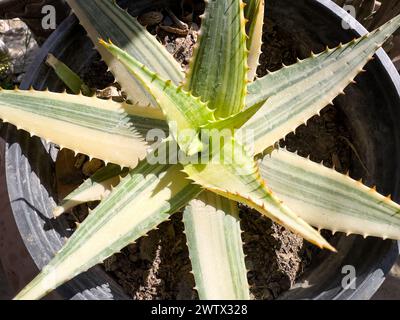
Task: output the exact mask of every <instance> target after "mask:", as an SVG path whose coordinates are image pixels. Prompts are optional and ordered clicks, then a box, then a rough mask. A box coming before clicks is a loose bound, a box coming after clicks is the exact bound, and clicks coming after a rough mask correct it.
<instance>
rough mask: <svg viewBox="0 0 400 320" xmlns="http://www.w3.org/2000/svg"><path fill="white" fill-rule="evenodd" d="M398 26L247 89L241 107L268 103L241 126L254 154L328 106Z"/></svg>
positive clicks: (399, 21) (391, 24)
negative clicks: (251, 135) (251, 139)
mask: <svg viewBox="0 0 400 320" xmlns="http://www.w3.org/2000/svg"><path fill="white" fill-rule="evenodd" d="M399 25H400V16H399V17H396V18H394V19H393V20H391V21H389V22H388V23H386V24H385V25H383V26H382V27H380V28H379V29H377V30H375V31H373V32H371V33H370V34H369V35H366V36H363V37H361V38H359V39H356V40H354V41H351V42H350V43H348V44H346V45H340V46H339V47H337V48H335V49H327V50H326V51H325V52H323V53H321V54H318V55H313V56H312V57H311V58H309V59H306V60H303V61H300V62H298V63H296V64H294V65H292V66H289V67H285V68H283V69H281V70H279V71H277V72H273V73H270V74H268V75H267V76H265V77H263V78H261V79H257V80H256V81H255V82H253V83H252V84H251V85H250V86H249V95H248V96H247V100H246V103H247V105H248V106H252V105H254V104H257V103H260V102H262V101H263V100H264V99H268V100H267V102H266V104H265V105H264V106H263V107H262V108H261V109H260V110H259V111H258V112H257V113H256V115H255V116H254V117H253V118H252V119H251V120H250V121H248V122H247V123H246V125H245V126H244V127H243V130H245V131H246V130H251V131H252V132H253V133H254V138H255V146H254V151H255V153H260V152H262V151H263V150H264V149H265V148H267V147H269V146H270V145H272V144H274V143H275V142H277V141H278V140H279V139H281V138H283V137H285V136H286V135H287V134H288V133H290V132H292V131H294V130H295V129H296V128H297V127H298V126H299V125H301V124H303V123H305V122H306V121H307V120H308V119H310V118H311V117H312V116H314V115H316V114H318V113H319V111H320V110H321V109H322V108H324V107H325V106H326V105H328V104H329V103H331V102H332V100H333V99H334V98H335V97H336V96H337V95H338V94H340V93H341V92H343V90H344V89H345V88H346V86H347V85H348V84H349V83H351V82H352V81H353V79H354V78H355V77H356V76H357V74H358V73H359V72H360V71H361V70H362V68H363V66H364V65H365V64H366V63H367V62H368V61H369V60H370V59H372V57H373V54H374V53H375V51H376V50H377V49H379V48H380V46H381V45H382V44H383V43H384V42H385V40H386V39H388V37H389V36H390V35H391V34H392V33H393V32H394V31H395V30H397V28H398V27H399Z"/></svg>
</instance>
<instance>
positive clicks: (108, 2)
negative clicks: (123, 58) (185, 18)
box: [67, 0, 184, 105]
mask: <svg viewBox="0 0 400 320" xmlns="http://www.w3.org/2000/svg"><path fill="white" fill-rule="evenodd" d="M67 2H68V4H69V6H70V7H71V9H72V10H73V12H74V13H75V14H76V15H77V17H78V18H79V21H80V23H81V24H82V25H83V27H84V28H85V30H86V31H87V33H88V35H89V37H90V38H91V40H92V41H93V43H94V44H95V45H96V46H97V44H98V40H99V39H100V38H102V39H107V40H108V39H111V40H112V41H113V43H115V44H116V45H117V46H119V47H120V48H123V49H124V50H125V51H127V52H128V53H129V54H130V55H131V56H133V57H135V58H136V59H137V60H138V61H140V62H141V63H143V64H144V65H146V66H148V67H149V68H151V69H152V70H156V71H157V73H159V74H160V75H161V76H162V77H163V78H165V79H170V80H172V81H173V82H174V83H175V84H178V83H179V82H180V81H181V80H183V78H184V75H183V72H182V69H181V67H180V66H179V64H178V63H177V62H176V61H175V60H174V59H173V57H172V56H171V55H170V54H169V53H168V52H167V51H166V50H165V48H164V47H163V46H162V45H161V44H160V43H159V42H158V41H157V40H156V39H155V38H154V37H153V36H152V35H151V34H150V33H148V32H147V31H146V29H145V28H144V27H142V26H141V25H140V24H139V23H138V21H137V19H136V18H134V17H132V16H131V15H129V13H128V12H126V11H124V10H122V9H121V8H120V7H118V5H117V4H116V3H115V1H113V0H91V1H87V0H67ZM97 49H98V50H99V52H100V54H101V56H102V58H103V60H104V61H105V62H106V63H107V65H108V67H109V68H110V69H111V71H112V72H113V74H114V76H115V77H116V79H117V81H118V82H119V84H120V85H121V86H122V89H123V90H124V91H125V92H126V93H127V94H128V96H129V98H130V99H132V100H133V101H134V102H138V103H140V104H141V105H147V104H148V103H151V104H154V101H153V99H152V98H151V96H149V95H148V94H147V92H146V90H145V89H144V88H143V87H142V85H141V84H140V82H138V81H137V80H136V78H135V77H134V76H132V74H130V73H129V72H128V70H126V68H125V67H124V66H123V65H122V64H121V63H120V62H119V61H118V60H117V59H115V58H114V57H113V56H112V55H111V54H110V53H109V52H108V51H107V50H106V49H105V48H104V47H102V46H97Z"/></svg>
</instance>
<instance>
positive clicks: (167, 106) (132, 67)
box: [101, 41, 215, 155]
mask: <svg viewBox="0 0 400 320" xmlns="http://www.w3.org/2000/svg"><path fill="white" fill-rule="evenodd" d="M101 43H102V45H103V46H104V47H105V48H107V50H108V51H109V52H110V53H111V54H112V55H113V56H114V57H116V58H117V59H118V60H119V61H120V62H121V63H122V64H123V65H124V66H125V67H126V68H127V69H128V70H129V71H130V73H131V74H133V75H134V76H135V77H136V79H137V80H139V81H140V82H141V83H142V85H143V86H144V87H145V88H146V89H147V90H148V92H149V93H151V94H152V96H153V97H154V99H155V100H156V102H157V104H158V105H159V107H160V108H161V109H162V110H163V112H164V114H165V116H166V118H167V121H168V124H169V128H170V131H171V133H172V135H173V136H174V138H175V140H176V141H177V142H178V144H179V146H180V147H181V149H182V150H183V151H184V152H186V153H188V154H189V155H193V154H195V153H197V152H200V151H202V143H201V141H200V140H199V138H198V131H199V128H200V126H202V125H204V124H206V123H208V122H210V121H213V120H215V119H214V113H213V111H211V110H210V109H208V107H207V104H206V103H203V102H202V101H200V98H195V97H193V96H192V95H191V94H190V93H188V92H185V91H184V90H183V89H182V88H181V87H177V86H175V85H174V84H173V83H172V82H171V81H170V80H163V79H161V78H160V76H159V75H157V74H156V73H154V72H152V71H150V70H149V69H147V68H146V66H144V65H143V64H141V63H140V62H138V61H137V60H136V59H135V58H133V57H132V56H130V55H129V54H128V53H126V52H125V51H123V50H121V49H120V48H118V47H117V46H115V45H113V44H112V43H110V42H109V43H107V42H105V41H101Z"/></svg>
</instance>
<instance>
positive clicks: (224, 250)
mask: <svg viewBox="0 0 400 320" xmlns="http://www.w3.org/2000/svg"><path fill="white" fill-rule="evenodd" d="M183 222H184V224H185V234H186V238H187V245H188V247H189V254H190V259H191V261H192V268H193V275H194V279H195V281H196V289H197V291H198V293H199V297H200V299H201V300H213V299H218V300H248V299H249V285H248V283H247V271H246V265H245V259H244V253H243V243H242V238H241V233H242V232H241V230H240V218H239V210H238V207H237V204H236V202H234V201H231V200H229V199H226V198H223V197H220V196H218V195H216V194H214V193H211V192H207V191H205V192H203V193H202V194H201V195H200V196H198V197H197V199H195V200H192V201H191V202H190V203H189V204H188V205H187V206H186V208H185V211H184V213H183Z"/></svg>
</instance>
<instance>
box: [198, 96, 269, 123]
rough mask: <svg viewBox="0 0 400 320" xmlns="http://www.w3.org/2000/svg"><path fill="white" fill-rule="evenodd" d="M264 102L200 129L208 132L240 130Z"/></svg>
mask: <svg viewBox="0 0 400 320" xmlns="http://www.w3.org/2000/svg"><path fill="white" fill-rule="evenodd" d="M263 104H264V102H261V103H258V104H254V105H252V106H251V107H249V108H247V109H245V110H243V111H240V112H239V113H236V114H234V115H232V116H230V117H227V118H225V119H218V120H215V121H212V122H209V123H207V124H205V125H203V126H201V128H202V129H208V130H212V129H215V130H224V129H225V130H235V129H239V128H241V127H242V126H243V125H244V124H245V123H246V122H247V121H249V120H250V119H251V118H252V117H253V116H254V115H255V114H256V112H257V111H258V110H260V108H261V107H262V106H263Z"/></svg>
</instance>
